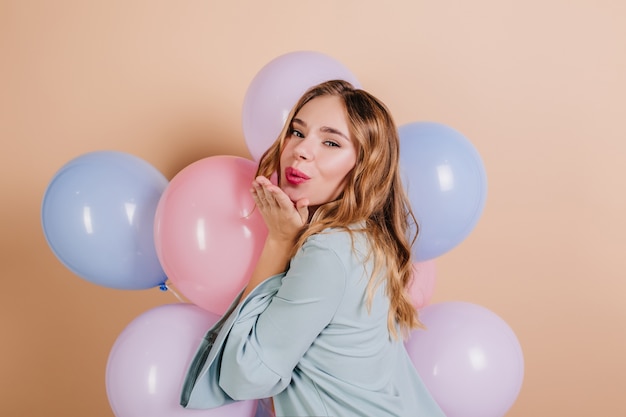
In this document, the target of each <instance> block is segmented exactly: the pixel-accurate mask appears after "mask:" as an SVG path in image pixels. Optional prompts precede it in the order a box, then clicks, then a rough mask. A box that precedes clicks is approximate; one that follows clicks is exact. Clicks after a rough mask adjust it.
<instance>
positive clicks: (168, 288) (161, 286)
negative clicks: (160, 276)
mask: <svg viewBox="0 0 626 417" xmlns="http://www.w3.org/2000/svg"><path fill="white" fill-rule="evenodd" d="M159 289H160V290H161V291H164V292H165V291H170V292H171V293H172V294H174V296H175V297H176V298H178V301H180V302H181V303H186V301H185V300H183V299H182V297H181V296H180V295H178V293H177V292H176V291H175V290H174V289H173V288H172V287H171V286H169V285H167V284H166V283H165V282H162V283H161V284H160V285H159Z"/></svg>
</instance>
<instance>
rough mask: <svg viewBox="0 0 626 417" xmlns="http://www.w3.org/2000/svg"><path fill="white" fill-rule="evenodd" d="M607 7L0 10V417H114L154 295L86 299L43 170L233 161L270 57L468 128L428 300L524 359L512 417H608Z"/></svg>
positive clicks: (625, 371)
mask: <svg viewBox="0 0 626 417" xmlns="http://www.w3.org/2000/svg"><path fill="white" fill-rule="evenodd" d="M625 5H626V3H625V2H623V1H622V0H567V1H566V0H529V1H511V0H508V1H507V0H505V1H502V0H474V1H462V0H456V1H455V0H449V1H425V0H403V1H389V2H383V1H376V2H374V1H357V0H334V1H331V0H316V1H288V0H275V1H269V0H268V1H259V2H255V1H249V2H243V1H232V2H225V1H224V2H217V1H170V2H167V1H148V0H145V1H139V0H133V1H99V2H97V1H80V0H75V1H70V0H57V1H44V0H30V1H28V0H26V1H19V0H8V1H7V0H2V1H0V138H1V140H2V154H1V155H2V156H1V158H2V163H1V164H0V170H1V171H0V190H1V199H2V204H1V205H0V239H1V240H0V259H1V262H0V274H1V276H2V278H3V279H2V281H3V285H2V291H1V293H0V335H1V336H0V337H1V340H2V342H1V344H0V414H1V415H6V416H39V415H50V416H52V415H54V416H64V417H72V416H77V417H78V416H81V417H82V416H91V417H111V416H112V415H113V414H112V412H111V411H110V409H109V406H108V401H107V398H106V394H105V389H104V373H105V366H106V360H107V357H108V354H109V351H110V348H111V346H112V344H113V343H114V341H115V339H116V337H117V336H118V335H119V333H120V332H121V331H122V330H123V329H124V327H125V326H126V325H127V324H128V323H129V322H130V321H131V320H132V319H134V318H135V317H136V316H138V315H139V314H140V313H142V312H144V311H146V310H148V309H149V308H152V307H154V306H157V305H161V304H165V303H170V302H175V301H176V300H175V299H174V298H173V296H172V295H170V294H168V293H161V292H160V291H158V290H157V289H154V290H146V291H121V290H112V289H107V288H104V287H99V286H96V285H94V284H91V283H89V282H87V281H84V280H82V279H80V278H78V277H77V276H75V275H73V274H72V273H71V272H69V270H67V269H65V268H64V267H63V266H62V265H61V264H60V262H59V261H58V260H57V259H56V258H55V257H54V255H53V254H52V252H51V251H50V249H49V248H48V246H47V244H46V242H45V240H44V236H43V233H42V230H41V226H40V220H39V214H40V204H41V198H42V195H43V192H44V190H45V187H46V186H47V184H48V181H49V180H50V179H51V177H52V175H53V174H54V172H55V171H56V170H57V169H58V168H59V167H60V166H61V165H63V164H64V163H65V162H67V161H68V160H70V159H71V158H74V157H76V156H78V155H80V154H83V153H86V152H89V151H93V150H100V149H114V150H119V151H123V152H128V153H132V154H134V155H137V156H139V157H141V158H143V159H145V160H146V161H148V162H150V163H151V164H153V165H154V166H155V167H157V168H158V169H159V170H161V171H162V172H163V173H164V174H165V175H166V176H167V177H168V178H171V177H172V176H173V175H174V174H176V173H177V172H178V171H179V170H181V169H182V168H183V167H185V166H187V165H188V164H190V163H191V162H193V161H195V160H198V159H200V158H203V157H206V156H210V155H220V154H233V155H239V156H246V157H247V156H248V153H247V150H246V147H245V142H244V140H243V135H242V129H241V107H242V103H243V97H244V94H245V91H246V88H247V86H248V85H249V83H250V81H251V79H252V78H253V76H254V75H255V74H256V72H257V71H258V70H259V69H260V68H261V67H262V66H263V65H264V64H266V63H267V62H268V61H270V60H271V59H273V58H275V57H276V56H278V55H280V54H283V53H285V52H290V51H295V50H303V49H309V50H317V51H320V52H324V53H326V54H328V55H331V56H333V57H334V58H336V59H338V60H339V61H341V62H343V63H344V64H345V65H346V66H347V67H348V68H350V69H351V70H352V72H353V73H354V74H355V75H356V76H357V77H358V78H359V80H360V81H361V83H362V84H363V86H364V87H365V88H367V89H368V90H370V91H371V92H373V93H374V94H375V95H377V96H379V97H380V98H381V99H382V100H383V101H385V102H386V103H387V104H388V105H389V107H390V108H391V109H392V111H393V112H394V114H395V116H396V119H397V121H398V123H399V124H402V123H407V122H411V121H416V120H433V121H439V122H442V123H444V124H448V125H450V126H453V127H455V128H457V129H458V130H460V131H461V132H463V133H465V134H466V136H468V138H470V140H471V141H472V142H473V143H474V144H475V146H476V148H477V149H478V150H479V152H480V154H481V155H482V157H483V160H484V163H485V167H486V169H487V173H488V178H489V196H488V199H487V204H486V208H485V211H484V214H483V217H482V218H481V221H480V222H479V224H478V226H477V227H476V229H475V230H474V231H473V233H472V234H471V235H470V236H469V238H468V239H467V240H466V241H465V242H464V243H463V244H462V245H460V246H459V247H457V248H456V249H454V250H453V251H451V252H449V253H448V254H445V255H443V256H441V257H440V258H438V259H437V267H438V276H437V287H436V292H435V297H434V300H433V301H448V300H462V301H469V302H473V303H477V304H480V305H482V306H485V307H487V308H489V309H490V310H492V311H494V312H495V313H497V314H498V315H500V316H501V317H502V318H503V319H504V320H505V321H506V322H507V323H508V324H509V325H510V326H511V327H512V329H513V330H514V332H515V333H516V334H517V336H518V338H519V340H520V342H521V345H522V347H523V349H524V354H525V361H526V375H525V379H524V385H523V388H522V392H521V394H520V396H519V398H518V401H517V402H516V404H515V405H514V406H513V408H512V409H511V411H510V412H509V414H508V416H511V417H529V416H591V415H593V416H619V415H626V402H624V391H625V390H626V329H625V327H626V326H625V325H626V304H625V303H624V302H623V299H624V297H625V296H624V294H625V293H626V272H625V271H626V262H625V258H626V256H625V254H624V252H625V250H626V244H625V243H624V242H625V240H624V236H623V233H624V232H625V231H626V230H625V229H626V228H625V225H626V220H624V213H626V186H625V185H624V179H625V178H626V127H625V126H626V124H625V123H624V121H625V120H624V119H625V116H626V101H625V97H626V75H625V74H626V6H625Z"/></svg>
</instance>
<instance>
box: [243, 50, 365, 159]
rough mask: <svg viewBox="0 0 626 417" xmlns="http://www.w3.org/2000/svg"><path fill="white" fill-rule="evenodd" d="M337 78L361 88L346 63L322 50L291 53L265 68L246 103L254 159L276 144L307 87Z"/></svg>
mask: <svg viewBox="0 0 626 417" xmlns="http://www.w3.org/2000/svg"><path fill="white" fill-rule="evenodd" d="M334 79H341V80H345V81H348V82H350V83H352V84H353V85H354V86H355V87H360V84H359V82H358V81H357V79H356V78H355V77H354V75H352V73H351V72H350V71H349V70H348V69H347V68H346V67H345V66H344V65H343V64H341V63H340V62H338V61H337V60H335V59H334V58H332V57H330V56H328V55H325V54H322V53H320V52H313V51H297V52H290V53H287V54H284V55H281V56H279V57H277V58H274V59H273V60H272V61H270V62H269V63H267V64H266V65H265V66H264V67H263V68H261V70H260V71H259V72H258V73H257V74H256V76H255V77H254V79H253V80H252V82H251V83H250V86H249V87H248V90H247V91H246V95H245V97H244V102H243V114H242V118H243V133H244V137H245V140H246V145H247V146H248V150H249V151H250V154H251V155H252V158H253V159H254V160H255V161H258V160H259V159H260V158H261V156H262V155H263V153H264V152H265V151H266V150H267V148H269V147H270V145H271V144H272V143H274V141H275V140H276V138H277V137H278V135H279V133H280V131H281V129H282V127H283V125H284V124H285V121H286V119H287V116H288V114H289V112H290V111H291V108H292V107H293V106H294V105H295V104H296V102H297V101H298V99H299V98H300V96H302V94H304V93H305V92H306V90H308V89H309V88H310V87H313V86H315V85H317V84H319V83H321V82H324V81H329V80H334Z"/></svg>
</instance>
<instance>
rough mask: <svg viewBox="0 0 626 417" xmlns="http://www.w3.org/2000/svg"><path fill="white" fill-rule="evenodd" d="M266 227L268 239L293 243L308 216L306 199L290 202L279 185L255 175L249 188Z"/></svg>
mask: <svg viewBox="0 0 626 417" xmlns="http://www.w3.org/2000/svg"><path fill="white" fill-rule="evenodd" d="M250 191H251V193H252V197H253V198H254V202H255V203H256V206H257V208H258V209H259V210H260V212H261V215H262V216H263V220H265V224H266V225H267V229H268V239H272V240H276V241H280V242H285V241H288V242H289V243H293V240H294V239H295V237H296V235H297V234H298V232H299V231H300V230H301V229H302V226H304V225H305V224H306V222H307V221H308V217H309V210H308V204H309V201H308V200H307V199H302V200H298V201H296V202H295V204H294V202H292V201H291V200H290V199H289V197H288V196H287V194H285V192H284V191H283V190H281V189H280V187H278V186H276V185H274V184H272V183H271V182H270V180H268V179H267V178H265V177H261V176H259V177H256V178H255V179H254V181H253V182H252V189H251V190H250Z"/></svg>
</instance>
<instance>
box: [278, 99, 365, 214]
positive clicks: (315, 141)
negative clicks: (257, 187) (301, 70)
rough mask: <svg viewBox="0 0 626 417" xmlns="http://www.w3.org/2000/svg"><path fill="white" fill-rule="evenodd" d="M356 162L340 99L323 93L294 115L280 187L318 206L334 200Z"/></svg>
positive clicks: (295, 199) (344, 111)
mask: <svg viewBox="0 0 626 417" xmlns="http://www.w3.org/2000/svg"><path fill="white" fill-rule="evenodd" d="M355 164H356V147H355V145H354V141H353V138H351V137H350V130H349V129H348V119H347V116H346V110H345V107H344V104H343V101H342V100H341V98H339V97H336V96H320V97H316V98H314V99H312V100H311V101H309V102H308V103H307V104H305V105H304V106H303V107H302V108H301V109H300V111H299V112H298V113H297V114H296V115H295V117H294V119H293V121H292V123H291V126H290V130H289V134H288V136H287V138H286V140H285V147H284V148H283V151H282V153H281V156H280V168H281V172H280V183H279V184H280V188H282V189H283V191H284V192H285V193H286V194H287V195H288V196H289V198H290V199H291V201H293V202H296V201H298V200H300V199H303V198H306V199H308V200H309V206H312V207H316V206H319V205H321V204H324V203H327V202H329V201H332V200H335V199H336V198H337V197H338V196H339V195H340V194H341V192H342V191H343V188H344V186H345V183H346V176H347V174H348V173H349V172H350V171H351V170H352V168H354V165H355Z"/></svg>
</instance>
